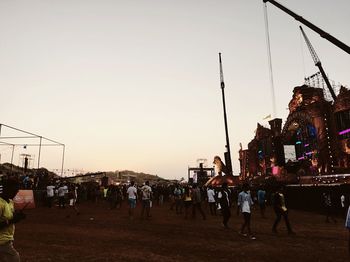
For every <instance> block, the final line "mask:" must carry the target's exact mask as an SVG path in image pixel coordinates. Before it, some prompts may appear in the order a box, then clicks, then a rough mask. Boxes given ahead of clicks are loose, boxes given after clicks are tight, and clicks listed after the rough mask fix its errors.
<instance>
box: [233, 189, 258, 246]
mask: <svg viewBox="0 0 350 262" xmlns="http://www.w3.org/2000/svg"><path fill="white" fill-rule="evenodd" d="M237 205H238V208H239V210H240V211H241V213H242V215H243V224H242V226H241V229H240V231H239V232H238V233H239V234H240V235H242V236H247V234H246V233H245V229H247V232H248V237H249V238H250V239H252V240H255V239H256V238H255V236H253V235H252V231H251V228H250V220H251V206H252V205H253V200H252V197H251V195H250V192H249V185H248V184H244V185H243V190H242V192H240V193H239V195H238V202H237Z"/></svg>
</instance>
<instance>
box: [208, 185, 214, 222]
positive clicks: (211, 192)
mask: <svg viewBox="0 0 350 262" xmlns="http://www.w3.org/2000/svg"><path fill="white" fill-rule="evenodd" d="M207 197H208V204H209V208H210V214H211V215H212V216H216V203H215V192H214V189H213V187H212V186H209V187H208V190H207Z"/></svg>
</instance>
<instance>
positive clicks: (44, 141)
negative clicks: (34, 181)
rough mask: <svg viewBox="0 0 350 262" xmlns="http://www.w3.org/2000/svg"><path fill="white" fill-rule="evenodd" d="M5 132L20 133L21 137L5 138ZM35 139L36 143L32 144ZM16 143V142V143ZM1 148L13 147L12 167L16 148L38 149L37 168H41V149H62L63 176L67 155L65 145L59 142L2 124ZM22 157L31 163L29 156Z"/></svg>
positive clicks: (0, 129) (10, 136) (0, 133)
mask: <svg viewBox="0 0 350 262" xmlns="http://www.w3.org/2000/svg"><path fill="white" fill-rule="evenodd" d="M5 131H12V132H16V133H19V134H21V135H12V133H11V135H6V136H3V133H4V132H5ZM33 139H34V142H32V141H33ZM14 141H15V142H14ZM18 141H19V142H18ZM1 146H10V147H12V153H11V167H12V166H13V158H14V151H15V148H16V147H22V148H27V147H29V146H30V147H38V159H37V160H38V162H37V168H38V169H39V168H40V158H41V149H42V147H52V146H53V147H55V146H58V147H62V161H61V176H62V175H63V166H64V154H65V145H64V144H62V143H60V142H57V141H55V140H52V139H49V138H47V137H44V136H41V135H37V134H34V133H31V132H28V131H25V130H22V129H19V128H16V127H12V126H9V125H5V124H1V123H0V147H1ZM21 157H24V159H27V160H25V161H29V160H30V159H29V158H30V157H29V155H27V156H26V155H25V154H21ZM27 163H28V162H25V164H24V166H25V167H26V165H27Z"/></svg>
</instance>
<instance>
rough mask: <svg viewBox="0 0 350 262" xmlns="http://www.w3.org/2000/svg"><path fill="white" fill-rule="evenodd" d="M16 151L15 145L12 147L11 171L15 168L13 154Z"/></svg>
mask: <svg viewBox="0 0 350 262" xmlns="http://www.w3.org/2000/svg"><path fill="white" fill-rule="evenodd" d="M14 151H15V146H14V145H13V146H12V155H11V170H12V168H13V164H12V163H13V154H14Z"/></svg>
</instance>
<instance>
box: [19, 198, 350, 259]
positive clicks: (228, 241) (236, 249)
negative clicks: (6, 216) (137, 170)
mask: <svg viewBox="0 0 350 262" xmlns="http://www.w3.org/2000/svg"><path fill="white" fill-rule="evenodd" d="M79 208H80V212H81V214H80V215H79V216H77V215H75V214H74V211H73V210H70V209H65V210H60V209H58V208H53V209H48V208H45V207H38V208H36V209H33V210H27V211H26V213H27V219H26V220H24V221H23V222H21V223H19V224H17V227H16V236H15V237H16V239H15V247H16V249H17V250H18V251H19V252H20V254H21V258H22V261H35V262H40V261H85V262H90V261H164V262H166V261H186V262H188V261H298V262H300V261H332V262H335V261H349V256H348V253H347V251H348V250H347V237H348V233H347V231H346V230H345V229H344V223H343V220H340V219H338V222H337V223H336V224H333V223H332V224H327V223H325V221H324V216H322V215H318V214H313V213H308V212H301V211H295V210H292V211H291V212H290V220H291V223H292V225H293V228H294V230H295V231H296V235H295V236H289V235H287V232H286V229H285V226H284V222H283V221H282V222H281V224H280V226H279V233H278V234H277V235H273V234H272V233H271V225H272V223H273V219H274V214H273V213H272V210H271V208H268V209H267V217H268V218H267V219H262V218H260V216H259V213H258V210H254V211H253V216H252V224H253V225H252V228H253V231H254V232H255V235H256V237H257V240H249V239H247V238H244V237H241V236H239V235H238V234H237V231H238V228H239V225H240V223H241V220H242V217H241V216H239V217H237V216H236V214H234V215H233V216H232V218H231V220H230V223H229V224H230V227H231V229H229V230H224V229H223V228H222V226H221V217H220V216H218V217H212V216H210V215H208V216H207V220H205V221H204V220H202V219H201V218H200V217H197V219H196V220H192V219H189V220H185V219H184V218H183V217H182V216H181V215H176V214H175V212H174V211H170V210H169V204H165V205H164V206H163V207H153V208H152V218H151V219H150V220H141V219H140V218H139V214H140V210H141V208H140V206H137V209H136V214H137V217H136V218H135V220H133V221H130V220H129V219H128V212H127V207H126V205H125V203H124V206H123V207H122V208H121V209H117V210H109V209H108V207H107V204H105V203H99V204H95V203H84V204H82V205H80V207H79ZM207 213H208V212H207ZM68 215H69V217H67V216H68ZM92 218H93V219H92Z"/></svg>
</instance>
